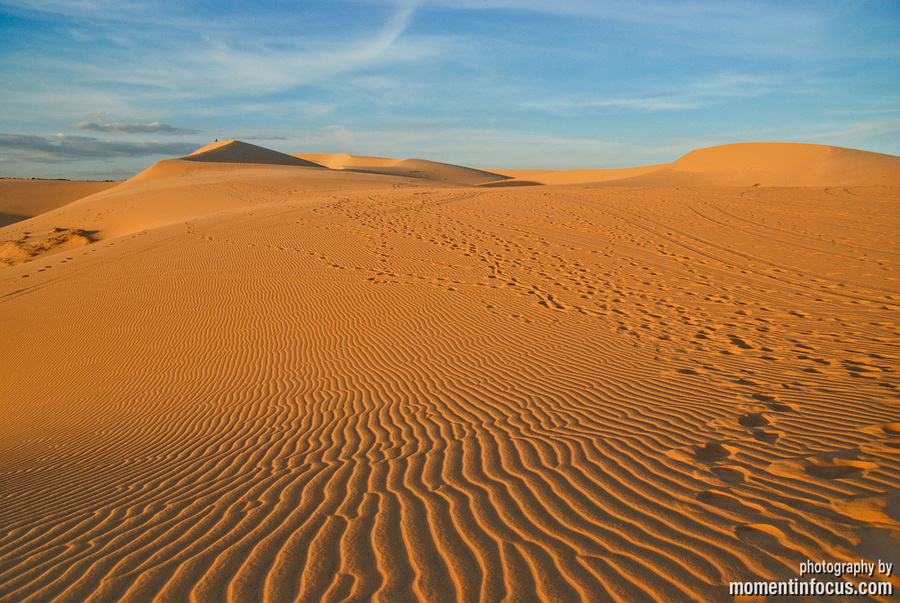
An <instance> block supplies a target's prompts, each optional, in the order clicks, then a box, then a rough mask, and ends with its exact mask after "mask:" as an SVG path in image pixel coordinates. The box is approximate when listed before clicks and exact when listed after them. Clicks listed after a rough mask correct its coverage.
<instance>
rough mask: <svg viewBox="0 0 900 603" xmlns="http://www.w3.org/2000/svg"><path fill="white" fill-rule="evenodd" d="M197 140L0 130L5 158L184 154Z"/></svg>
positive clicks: (74, 158) (0, 152) (1, 154)
mask: <svg viewBox="0 0 900 603" xmlns="http://www.w3.org/2000/svg"><path fill="white" fill-rule="evenodd" d="M196 148H197V145H196V143H189V142H159V141H149V142H148V141H136V142H125V141H115V142H113V141H108V140H98V139H97V138H94V137H91V136H71V135H68V134H57V135H55V136H40V135H36V134H0V157H3V158H4V159H5V160H7V161H11V160H19V161H34V162H65V161H79V160H87V159H100V160H112V159H117V158H123V157H124V158H134V157H151V156H154V155H157V156H176V155H186V154H188V153H191V152H193V151H194V150H196Z"/></svg>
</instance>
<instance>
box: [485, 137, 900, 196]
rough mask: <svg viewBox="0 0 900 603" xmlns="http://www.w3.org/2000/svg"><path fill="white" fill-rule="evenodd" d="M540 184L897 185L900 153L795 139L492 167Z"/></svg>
mask: <svg viewBox="0 0 900 603" xmlns="http://www.w3.org/2000/svg"><path fill="white" fill-rule="evenodd" d="M497 171H499V172H501V173H503V174H505V175H507V176H511V177H514V178H521V179H525V180H533V181H536V182H540V183H542V184H587V183H603V184H605V185H607V186H745V187H752V186H813V187H825V186H900V157H896V156H893V155H882V154H879V153H870V152H867V151H857V150H855V149H844V148H841V147H829V146H824V145H814V144H795V143H740V144H730V145H723V146H718V147H710V148H706V149H698V150H696V151H691V152H690V153H688V154H687V155H685V156H684V157H682V158H680V159H678V160H676V161H674V162H672V163H669V164H661V165H653V166H644V167H637V168H624V169H620V170H561V171H554V170H497Z"/></svg>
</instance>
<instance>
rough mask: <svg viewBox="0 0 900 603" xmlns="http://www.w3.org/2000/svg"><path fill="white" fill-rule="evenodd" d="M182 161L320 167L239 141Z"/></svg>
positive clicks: (215, 146) (218, 144)
mask: <svg viewBox="0 0 900 603" xmlns="http://www.w3.org/2000/svg"><path fill="white" fill-rule="evenodd" d="M181 159H182V160H184V161H204V162H214V163H263V164H266V165H296V166H302V167H322V166H321V165H319V164H317V163H313V162H312V161H306V160H304V159H300V158H298V157H294V156H293V155H286V154H285V153H279V152H278V151H272V150H270V149H266V148H264V147H259V146H256V145H255V144H250V143H247V142H242V141H240V140H222V141H218V142H214V143H212V144H209V145H206V146H205V147H202V148H200V149H197V150H196V151H194V152H193V153H191V154H190V155H188V156H186V157H181Z"/></svg>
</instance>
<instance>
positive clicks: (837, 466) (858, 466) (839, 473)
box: [804, 458, 877, 479]
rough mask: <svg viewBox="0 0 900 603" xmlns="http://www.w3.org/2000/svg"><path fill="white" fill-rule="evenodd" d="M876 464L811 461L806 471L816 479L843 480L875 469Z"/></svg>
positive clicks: (827, 460) (823, 460) (842, 460)
mask: <svg viewBox="0 0 900 603" xmlns="http://www.w3.org/2000/svg"><path fill="white" fill-rule="evenodd" d="M875 467H877V465H876V464H875V463H871V462H868V461H854V460H847V459H839V458H834V459H810V461H809V463H807V464H806V466H805V467H804V469H805V470H806V472H807V473H808V474H810V475H812V476H814V477H819V478H822V479H843V478H847V477H851V476H853V475H854V474H857V473H861V472H862V471H865V470H866V469H874V468H875Z"/></svg>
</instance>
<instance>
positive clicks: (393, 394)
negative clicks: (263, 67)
mask: <svg viewBox="0 0 900 603" xmlns="http://www.w3.org/2000/svg"><path fill="white" fill-rule="evenodd" d="M713 155H715V154H713ZM716 156H719V155H716ZM719 157H724V156H719ZM867 157H868V156H863V157H862V159H860V158H859V157H856V158H854V157H850V159H852V160H853V161H859V162H863V163H864V162H865V161H866V160H867ZM713 159H715V157H713V158H712V159H711V158H710V157H705V156H704V154H703V153H700V154H699V155H698V156H694V157H690V156H687V157H686V158H685V160H684V161H683V163H682V164H680V165H682V167H685V171H687V168H690V169H691V170H694V171H697V172H702V171H704V170H705V171H706V173H718V172H716V170H719V169H720V164H719V163H717V161H718V160H715V161H714V160H713ZM826 159H827V158H826ZM838 159H839V160H840V161H844V159H841V158H840V157H839V158H838ZM679 161H681V160H679ZM723 161H725V162H726V163H729V162H730V161H731V159H730V158H728V157H725V159H723ZM810 161H811V164H810V165H812V163H815V161H819V160H818V159H815V160H812V159H811V160H810ZM835 161H837V160H835ZM840 161H838V162H837V163H836V165H841V164H840ZM848 161H849V160H848ZM884 161H886V162H888V163H890V162H889V161H888V160H884ZM695 162H696V163H695ZM315 163H319V162H315ZM328 163H329V162H327V161H324V160H323V161H322V162H321V164H322V165H326V166H327V165H328ZM675 163H678V162H675ZM412 165H419V166H420V167H426V168H428V167H429V166H427V165H426V166H421V164H412ZM672 165H674V164H672ZM729 165H730V164H729ZM847 165H849V164H847ZM854 165H856V166H857V167H859V165H860V164H854ZM408 166H409V164H408V165H407V167H408ZM760 166H761V167H759V168H758V169H757V168H753V169H749V168H748V170H749V171H748V176H749V175H751V174H752V176H753V177H757V176H758V175H759V174H760V173H761V172H760V171H759V170H762V169H763V168H765V169H772V170H774V169H775V168H769V167H766V166H765V165H762V164H760ZM329 167H333V166H329ZM726 167H727V165H726ZM441 169H443V168H441ZM728 169H729V170H730V169H731V168H730V167H728ZM810 169H811V168H810ZM836 169H837V168H836ZM841 169H844V168H841ZM848 169H849V168H848ZM854 169H855V168H854ZM725 171H728V170H725ZM851 171H852V170H851ZM773 173H774V172H773ZM806 173H808V172H804V174H806ZM873 173H874V172H873ZM826 176H827V174H826ZM716 177H718V176H716ZM779 177H780V176H779ZM802 177H803V178H807V177H808V176H806V175H804V176H802ZM817 177H818V176H817ZM842 177H843V176H842ZM773 181H774V180H773ZM63 210H65V211H63ZM57 222H58V223H59V224H60V225H63V226H65V227H66V228H85V229H86V230H91V228H90V227H91V226H94V227H97V228H98V229H99V230H102V234H98V235H97V238H98V239H99V240H98V241H97V242H93V243H91V244H89V245H85V246H82V247H78V248H72V249H67V250H66V251H64V252H62V253H56V254H53V255H45V256H43V257H41V259H40V260H39V261H30V262H25V263H20V264H18V265H14V266H11V267H8V268H5V269H4V270H2V271H0V333H3V337H2V338H0V357H2V358H3V362H0V415H2V417H3V419H2V421H0V585H2V586H0V602H4V603H6V602H13V601H16V602H18V601H50V600H52V601H120V600H121V601H148V600H192V601H222V600H231V601H285V600H291V601H294V600H296V601H345V600H350V601H379V602H394V601H423V602H434V601H437V602H443V601H460V602H469V601H558V602H564V603H573V602H575V601H585V602H594V601H659V602H663V601H665V602H668V601H718V600H728V599H729V597H728V594H727V592H728V583H729V582H730V581H748V580H749V581H757V580H759V581H762V580H791V579H796V578H798V577H799V566H800V563H801V562H803V561H806V560H807V559H813V560H822V559H825V560H829V561H858V560H859V559H860V558H861V557H865V558H866V559H870V560H872V559H874V560H877V559H882V560H885V561H893V562H895V563H897V562H900V559H898V555H897V551H900V513H898V509H900V506H898V502H900V498H898V493H900V455H898V451H900V423H898V414H897V410H898V403H900V383H898V381H897V378H896V375H897V374H898V373H900V330H898V321H897V315H898V314H897V313H898V311H900V285H898V283H900V249H898V247H897V242H896V234H897V232H898V229H900V187H892V186H859V187H857V186H835V187H828V188H826V187H824V186H820V187H805V188H803V187H795V188H777V187H768V188H767V187H765V186H762V185H761V186H760V187H753V186H752V184H751V185H750V186H746V187H737V186H732V187H702V186H696V187H695V186H691V187H683V188H676V187H662V186H652V187H644V188H640V187H625V186H619V187H616V186H610V187H597V186H576V185H569V186H559V187H547V186H534V187H529V186H523V187H517V188H508V187H501V188H492V187H473V186H460V185H458V184H453V183H449V182H448V183H440V182H436V181H435V182H429V181H427V180H425V179H424V178H409V177H403V176H397V175H390V176H388V175H383V174H369V173H360V172H356V171H350V170H341V169H322V168H311V167H302V166H291V165H271V164H259V163H256V164H250V163H248V162H232V161H223V162H218V161H216V162H194V161H184V160H167V161H163V162H160V163H158V164H156V165H155V166H153V167H151V168H149V169H148V170H147V171H145V172H144V173H142V174H141V175H139V176H136V177H135V178H134V179H132V180H131V181H129V182H126V183H123V184H121V185H119V186H117V187H115V188H112V189H109V190H106V191H103V192H100V193H98V194H95V195H92V196H89V197H86V198H84V199H81V200H79V201H77V202H75V203H73V204H70V205H67V206H66V207H65V208H59V209H56V210H53V211H51V212H49V213H47V214H43V215H41V216H38V217H35V218H32V219H30V220H26V221H25V222H23V223H22V224H26V225H28V226H29V228H31V229H32V230H33V231H34V232H37V229H36V227H37V226H38V225H40V224H44V223H46V224H48V225H49V224H54V223H57ZM17 227H18V225H13V226H9V227H7V228H6V229H2V230H0V234H4V233H6V234H10V233H12V234H15V232H16V228H17ZM101 227H102V228H101ZM117 233H119V234H117ZM0 238H2V237H0ZM818 578H819V579H826V578H827V577H825V576H818ZM876 579H880V578H876ZM893 584H894V588H895V589H898V588H900V580H898V579H897V578H896V577H894V578H893ZM895 592H896V591H895ZM875 600H879V601H888V600H891V599H889V598H887V597H883V598H878V599H875Z"/></svg>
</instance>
